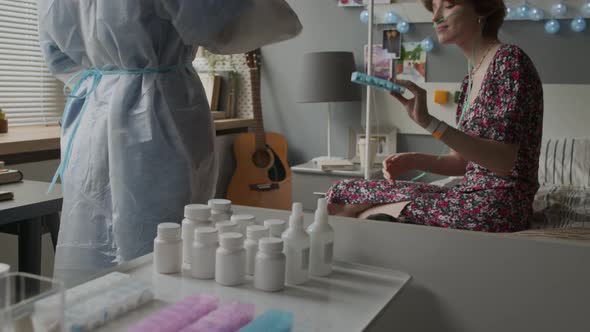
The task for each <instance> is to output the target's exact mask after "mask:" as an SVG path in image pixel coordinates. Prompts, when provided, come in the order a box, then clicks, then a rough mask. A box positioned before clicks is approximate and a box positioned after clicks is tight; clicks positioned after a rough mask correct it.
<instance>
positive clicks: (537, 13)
mask: <svg viewBox="0 0 590 332" xmlns="http://www.w3.org/2000/svg"><path fill="white" fill-rule="evenodd" d="M529 18H530V19H531V20H533V21H541V20H542V19H544V18H545V11H543V9H541V8H539V7H533V8H531V10H530V11H529Z"/></svg>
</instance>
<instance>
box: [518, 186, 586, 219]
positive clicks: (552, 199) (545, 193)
mask: <svg viewBox="0 0 590 332" xmlns="http://www.w3.org/2000/svg"><path fill="white" fill-rule="evenodd" d="M571 227H590V189H584V188H579V187H575V186H562V185H556V186H543V187H541V188H540V189H539V191H538V192H537V194H536V195H535V201H534V202H533V218H532V220H531V225H530V227H529V228H571Z"/></svg>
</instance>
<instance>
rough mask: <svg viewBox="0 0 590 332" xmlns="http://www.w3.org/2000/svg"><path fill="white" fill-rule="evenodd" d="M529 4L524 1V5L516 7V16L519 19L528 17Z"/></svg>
mask: <svg viewBox="0 0 590 332" xmlns="http://www.w3.org/2000/svg"><path fill="white" fill-rule="evenodd" d="M529 10H530V9H529V5H527V4H526V3H525V4H524V5H520V6H518V7H517V8H516V17H518V18H521V19H526V18H528V17H529Z"/></svg>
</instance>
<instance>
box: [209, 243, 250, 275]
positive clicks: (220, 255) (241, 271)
mask: <svg viewBox="0 0 590 332" xmlns="http://www.w3.org/2000/svg"><path fill="white" fill-rule="evenodd" d="M219 245H220V247H219V248H217V252H216V255H215V281H216V282H217V283H218V284H220V285H224V286H237V285H240V284H242V283H244V281H245V279H246V250H245V249H244V236H243V235H242V234H240V233H223V234H219Z"/></svg>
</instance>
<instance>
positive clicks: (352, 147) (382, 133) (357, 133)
mask: <svg viewBox="0 0 590 332" xmlns="http://www.w3.org/2000/svg"><path fill="white" fill-rule="evenodd" d="M361 138H365V130H364V129H362V128H358V129H354V128H350V129H349V135H348V158H349V159H350V160H351V161H352V162H353V163H356V164H359V163H360V157H359V155H360V152H359V147H358V142H359V140H360V139H361ZM371 138H375V139H377V141H378V145H377V155H376V157H375V164H381V163H382V162H383V160H384V159H385V158H387V156H389V155H391V154H394V153H396V152H397V128H387V129H383V128H372V129H371Z"/></svg>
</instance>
